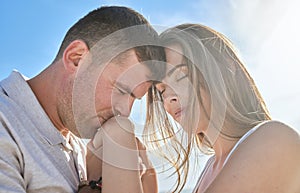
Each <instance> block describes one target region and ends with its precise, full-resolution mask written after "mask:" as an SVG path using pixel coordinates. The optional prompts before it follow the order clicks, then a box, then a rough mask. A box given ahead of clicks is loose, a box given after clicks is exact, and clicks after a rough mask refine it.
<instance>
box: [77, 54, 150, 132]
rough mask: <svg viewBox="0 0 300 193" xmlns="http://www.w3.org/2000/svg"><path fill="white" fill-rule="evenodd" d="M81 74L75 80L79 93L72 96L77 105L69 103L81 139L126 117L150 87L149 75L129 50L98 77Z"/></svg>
mask: <svg viewBox="0 0 300 193" xmlns="http://www.w3.org/2000/svg"><path fill="white" fill-rule="evenodd" d="M85 74H86V75H87V76H86V77H84V78H82V77H80V76H79V77H80V78H79V77H77V78H79V79H80V80H79V85H81V86H80V92H81V93H80V94H79V95H78V94H75V95H74V96H75V97H76V96H79V98H77V100H79V102H76V101H77V100H76V98H74V99H75V100H73V107H74V108H73V109H75V111H74V116H75V123H76V127H77V129H78V130H79V134H80V135H81V136H84V137H86V136H89V137H91V136H93V135H94V134H95V132H96V131H97V129H98V128H99V127H100V126H101V125H102V124H103V123H105V121H107V120H108V119H110V118H111V117H113V116H116V115H121V116H125V117H128V116H129V115H130V111H131V108H132V105H133V102H134V100H135V99H139V98H141V97H143V96H144V95H145V93H146V92H147V91H148V89H149V87H150V86H151V82H149V78H148V77H149V76H150V71H149V69H148V68H147V67H146V66H145V65H143V64H141V63H140V62H139V61H138V59H137V56H136V54H135V51H134V50H133V49H131V50H129V51H127V52H125V53H123V54H122V55H121V56H118V57H117V58H115V59H114V60H112V61H111V62H109V63H108V64H107V65H103V67H101V73H100V74H99V72H97V71H95V72H91V73H90V74H88V73H85ZM96 74H97V77H95V76H96ZM91 81H93V82H91ZM90 85H93V86H90ZM75 88H76V83H75ZM78 88H79V87H78ZM76 90H78V89H75V93H76ZM83 93H85V94H83Z"/></svg>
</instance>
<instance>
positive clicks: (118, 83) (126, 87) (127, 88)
mask: <svg viewBox="0 0 300 193" xmlns="http://www.w3.org/2000/svg"><path fill="white" fill-rule="evenodd" d="M116 85H117V86H118V87H120V88H121V89H122V90H124V91H126V92H127V93H128V94H130V96H132V97H133V98H135V99H139V98H137V97H136V96H135V95H134V94H133V93H132V92H131V89H130V88H129V86H127V85H125V84H123V83H122V82H116Z"/></svg>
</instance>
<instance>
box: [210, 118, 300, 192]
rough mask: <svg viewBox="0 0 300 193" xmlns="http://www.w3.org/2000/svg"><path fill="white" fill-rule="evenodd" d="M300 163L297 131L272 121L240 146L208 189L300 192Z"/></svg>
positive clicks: (214, 190)
mask: <svg viewBox="0 0 300 193" xmlns="http://www.w3.org/2000/svg"><path fill="white" fill-rule="evenodd" d="M299 163H300V137H299V133H298V132H297V130H295V129H293V128H291V127H290V126H288V125H286V124H284V123H282V122H279V121H269V122H266V123H264V124H262V125H261V126H259V128H257V129H256V130H255V132H254V133H252V134H251V135H249V136H248V137H247V138H246V139H245V140H244V141H243V142H242V143H241V144H239V145H238V147H237V148H236V149H235V151H234V152H233V153H232V155H231V157H230V158H229V159H228V162H227V163H226V165H225V166H224V168H223V169H222V171H221V172H220V174H219V175H218V176H217V178H216V180H215V181H214V182H213V183H212V185H211V186H210V187H209V189H208V191H207V192H219V191H220V192H222V191H223V192H232V193H235V192H236V193H237V192H245V191H248V192H297V191H300V185H299V184H298V180H299V178H300V167H299ZM233 182H234V184H235V185H234V186H233V185H232V183H233ZM295 190H296V191H295Z"/></svg>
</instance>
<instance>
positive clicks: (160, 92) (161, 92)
mask: <svg viewBox="0 0 300 193" xmlns="http://www.w3.org/2000/svg"><path fill="white" fill-rule="evenodd" d="M165 91H166V89H163V90H162V91H158V92H159V94H160V95H162V94H163V93H164V92H165Z"/></svg>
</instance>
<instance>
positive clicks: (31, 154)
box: [0, 72, 86, 193]
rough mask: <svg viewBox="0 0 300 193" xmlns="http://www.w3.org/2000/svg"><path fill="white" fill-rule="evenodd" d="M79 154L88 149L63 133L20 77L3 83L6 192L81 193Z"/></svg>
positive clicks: (0, 151) (0, 120)
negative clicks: (78, 189) (79, 189)
mask: <svg viewBox="0 0 300 193" xmlns="http://www.w3.org/2000/svg"><path fill="white" fill-rule="evenodd" d="M68 142H71V143H70V146H68ZM71 152H73V153H71ZM76 153H77V154H76ZM73 154H74V155H75V154H76V156H74V159H73ZM79 154H80V155H81V156H84V155H85V147H84V144H83V143H81V140H80V139H79V138H77V137H75V136H70V139H69V140H66V139H65V138H64V137H63V136H62V135H61V134H60V132H59V131H58V130H57V129H56V127H55V126H54V125H53V124H52V122H51V120H50V119H49V117H48V116H47V114H46V113H45V111H44V110H43V108H42V107H41V105H40V104H39V102H38V100H37V99H36V97H35V95H34V93H33V92H32V90H31V89H30V87H29V85H28V84H27V82H26V80H25V79H24V77H23V76H22V75H21V74H20V73H18V72H13V73H12V74H11V75H10V76H9V77H8V78H7V79H4V80H2V81H1V82H0V192H5V193H12V192H14V193H15V192H19V193H21V192H23V193H52V192H68V193H71V192H77V186H78V184H79V177H81V178H86V174H85V173H86V172H85V171H84V170H82V168H83V169H85V165H84V166H81V165H83V164H84V162H85V156H84V157H81V158H79V157H80V156H77V155H79ZM77 170H79V172H78V171H77ZM79 175H80V176H79Z"/></svg>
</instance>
